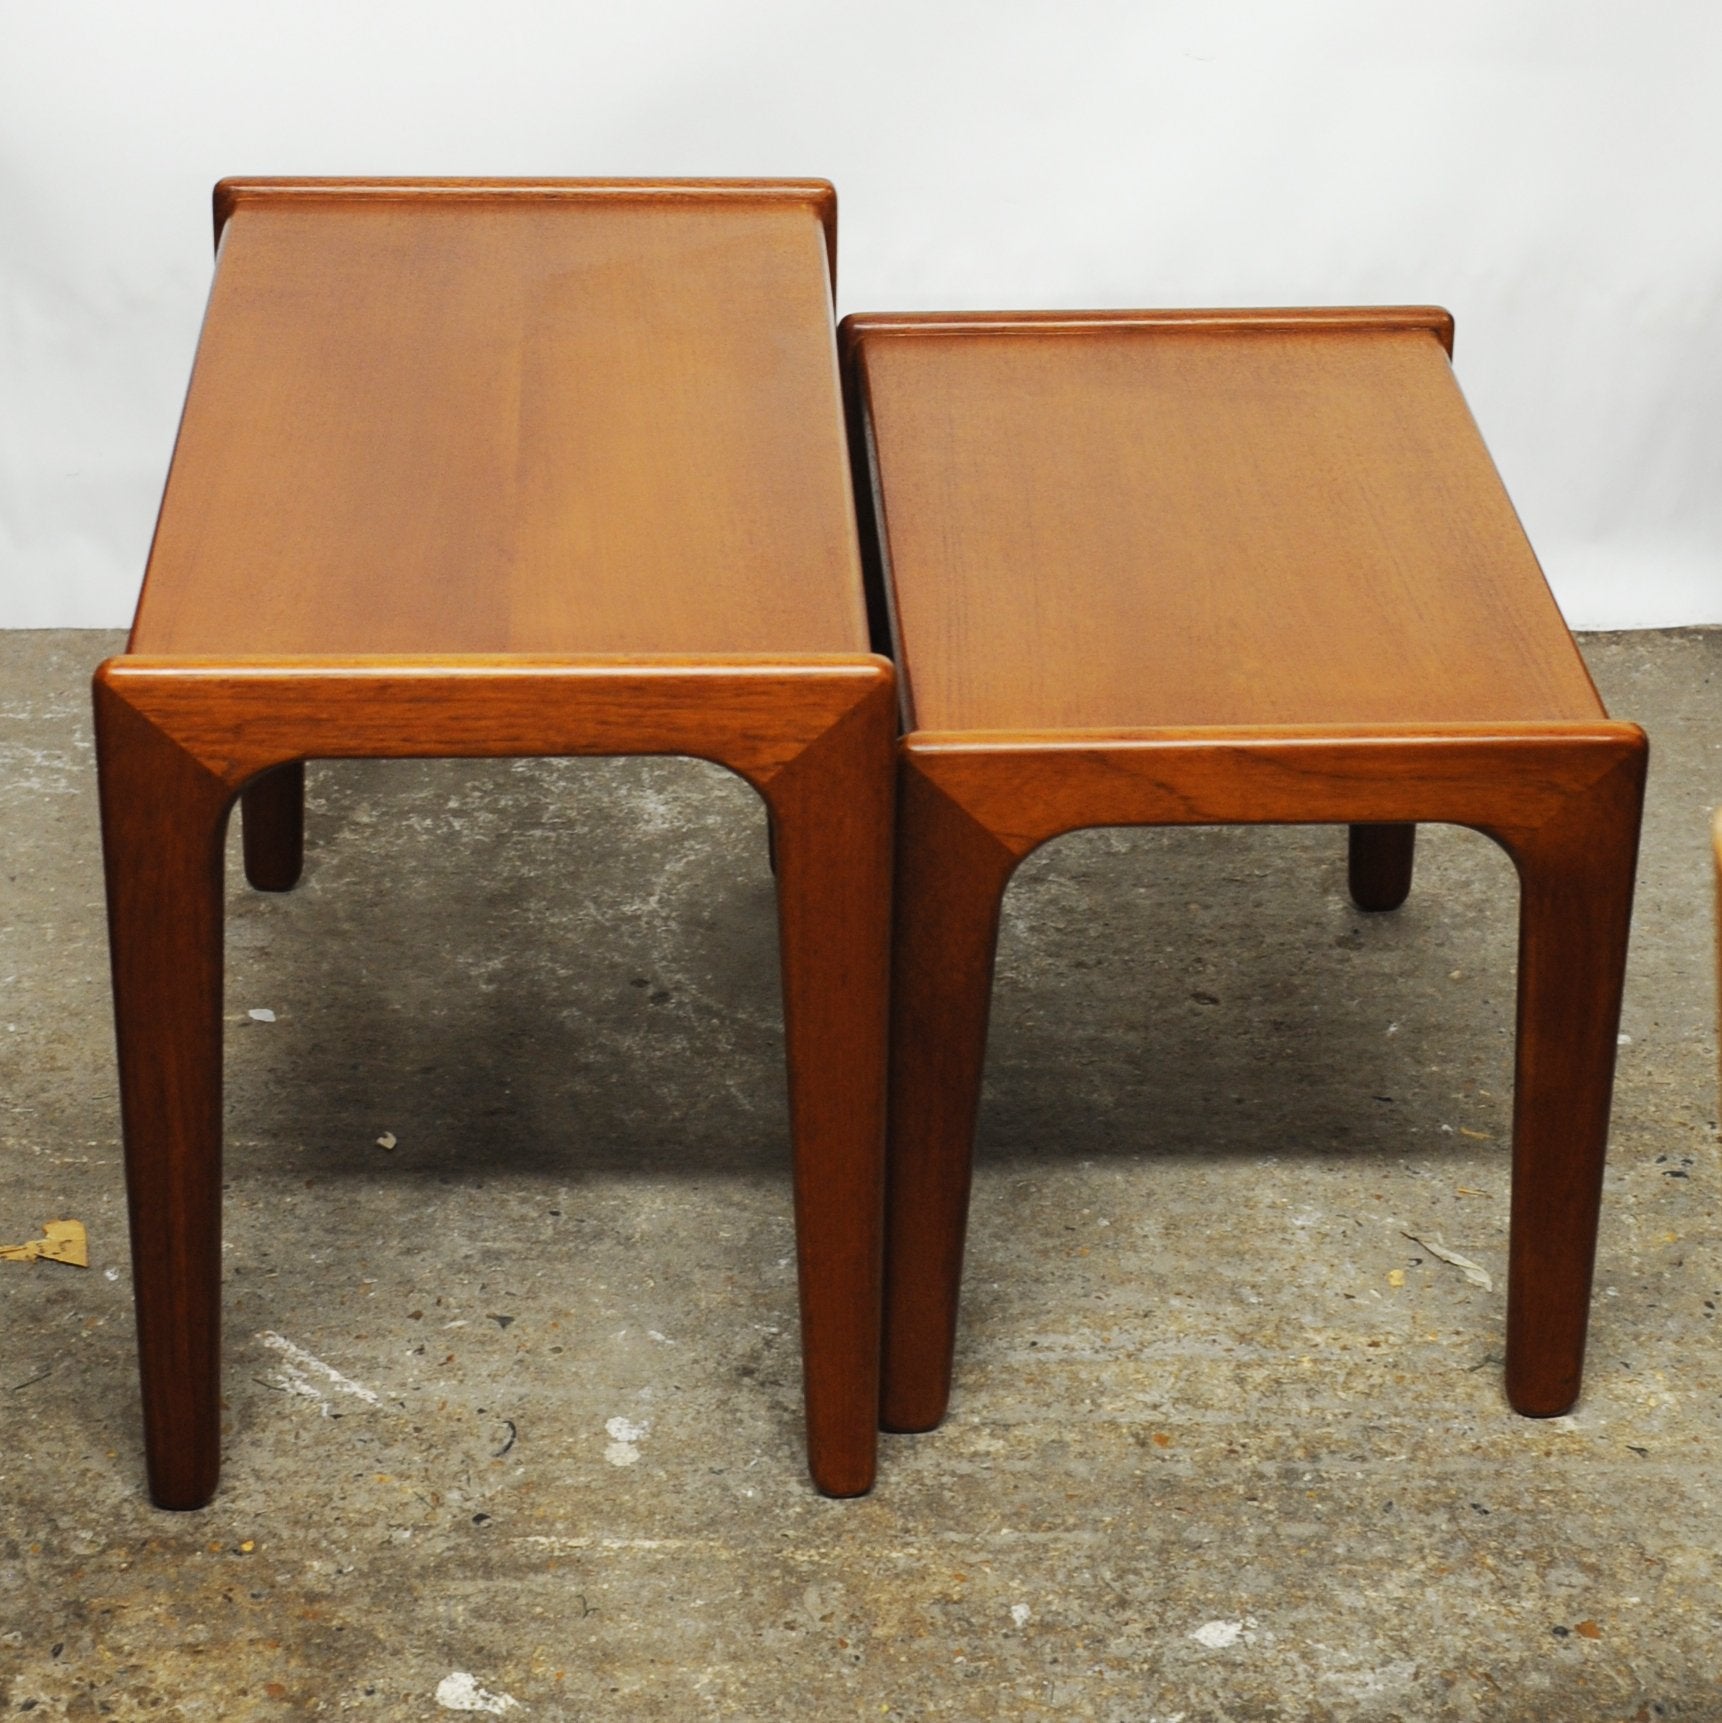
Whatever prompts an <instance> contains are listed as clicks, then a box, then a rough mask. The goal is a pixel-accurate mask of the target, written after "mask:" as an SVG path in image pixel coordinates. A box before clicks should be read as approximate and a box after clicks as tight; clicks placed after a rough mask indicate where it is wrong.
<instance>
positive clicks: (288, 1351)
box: [257, 1328, 381, 1418]
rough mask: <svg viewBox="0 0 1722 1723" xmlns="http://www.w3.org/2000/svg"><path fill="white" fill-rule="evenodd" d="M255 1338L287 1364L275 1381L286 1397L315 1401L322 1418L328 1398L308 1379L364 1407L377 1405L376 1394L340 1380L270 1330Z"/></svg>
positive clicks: (330, 1368)
mask: <svg viewBox="0 0 1722 1723" xmlns="http://www.w3.org/2000/svg"><path fill="white" fill-rule="evenodd" d="M257 1338H258V1339H259V1340H261V1341H262V1342H263V1344H264V1345H265V1346H271V1347H273V1348H274V1349H275V1350H276V1351H277V1352H279V1353H280V1354H281V1355H282V1357H284V1358H285V1359H286V1360H287V1362H286V1364H285V1365H284V1366H283V1367H282V1370H281V1373H280V1375H279V1377H278V1378H277V1380H278V1381H279V1382H280V1385H281V1386H282V1387H283V1388H285V1389H286V1390H287V1392H288V1393H289V1394H298V1395H301V1396H302V1397H303V1398H305V1399H307V1400H315V1401H316V1402H317V1404H318V1405H319V1406H320V1407H321V1408H322V1409H323V1416H324V1417H325V1418H327V1417H328V1416H329V1415H330V1405H329V1396H328V1395H327V1394H326V1393H325V1392H324V1391H323V1390H322V1389H321V1388H320V1387H318V1385H317V1383H316V1382H314V1381H313V1380H312V1377H314V1376H315V1377H320V1378H321V1379H322V1380H323V1381H324V1382H327V1383H328V1385H329V1386H330V1387H331V1388H333V1389H334V1390H335V1391H336V1392H337V1393H340V1394H351V1395H352V1396H353V1397H354V1398H355V1399H357V1400H363V1401H364V1402H365V1404H366V1405H367V1406H376V1405H380V1404H381V1402H380V1401H379V1400H378V1398H377V1396H376V1394H375V1393H374V1392H373V1391H372V1390H371V1389H369V1388H367V1387H366V1386H365V1385H364V1384H363V1383H362V1382H355V1381H353V1380H352V1378H351V1377H348V1376H343V1375H342V1374H341V1372H340V1371H339V1370H337V1369H336V1368H335V1367H334V1365H332V1364H325V1363H324V1362H323V1360H322V1359H321V1358H318V1357H316V1356H315V1355H314V1354H313V1353H310V1352H307V1351H306V1350H305V1348H304V1347H303V1346H295V1345H294V1344H293V1342H292V1341H291V1340H288V1339H287V1338H286V1337H285V1336H283V1335H280V1334H277V1333H276V1332H275V1331H274V1329H272V1328H265V1329H264V1330H263V1331H262V1333H260V1334H259V1335H258V1336H257Z"/></svg>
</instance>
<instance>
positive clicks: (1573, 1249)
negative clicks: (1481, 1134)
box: [1505, 754, 1644, 1417]
mask: <svg viewBox="0 0 1722 1723" xmlns="http://www.w3.org/2000/svg"><path fill="white" fill-rule="evenodd" d="M1643 774H1644V760H1643V755H1642V754H1639V755H1637V756H1634V757H1632V758H1630V759H1628V760H1626V761H1623V762H1622V764H1621V765H1620V766H1619V767H1617V768H1616V769H1615V770H1614V771H1613V772H1612V773H1611V774H1609V775H1608V776H1607V777H1606V778H1604V779H1603V780H1601V781H1600V782H1599V783H1598V784H1597V785H1595V786H1593V788H1592V790H1591V792H1590V793H1588V794H1585V795H1583V796H1581V797H1579V798H1575V805H1574V807H1573V808H1572V809H1571V810H1570V812H1569V813H1568V814H1567V815H1566V817H1564V818H1562V819H1560V820H1558V821H1556V822H1553V823H1552V824H1551V825H1549V826H1545V827H1543V828H1542V829H1541V830H1539V831H1537V832H1535V833H1530V834H1522V835H1520V836H1517V837H1513V838H1508V839H1506V840H1505V841H1507V845H1508V848H1509V850H1510V851H1511V853H1512V855H1513V858H1514V860H1515V861H1516V863H1517V864H1518V869H1519V881H1520V886H1519V890H1520V907H1519V1012H1518V1064H1517V1075H1516V1078H1515V1083H1514V1092H1513V1197H1512V1223H1511V1238H1510V1244H1509V1256H1508V1286H1507V1397H1508V1399H1509V1400H1510V1401H1511V1402H1512V1404H1513V1406H1514V1407H1515V1408H1516V1409H1517V1410H1518V1411H1520V1412H1523V1413H1525V1414H1527V1415H1528V1416H1531V1417H1553V1416H1555V1415H1556V1414H1558V1413H1562V1412H1565V1411H1566V1410H1567V1409H1568V1408H1569V1407H1571V1406H1572V1404H1573V1403H1574V1402H1575V1401H1576V1400H1577V1399H1578V1394H1579V1385H1580V1381H1581V1379H1582V1376H1583V1371H1584V1346H1585V1330H1586V1327H1587V1325H1588V1321H1589V1316H1590V1293H1591V1272H1592V1267H1593V1264H1594V1261H1595V1257H1596V1236H1597V1221H1598V1211H1599V1209H1600V1206H1601V1202H1602V1175H1603V1156H1604V1153H1605V1151H1606V1149H1607V1146H1608V1118H1609V1102H1610V1097H1611V1094H1612V1091H1613V1085H1614V1060H1615V1041H1616V1035H1617V1032H1618V1030H1619V1027H1620V999H1621V987H1622V983H1623V981H1624V979H1625V973H1626V947H1627V933H1628V929H1629V927H1630V924H1631V920H1632V887H1633V874H1634V869H1635V866H1636V862H1637V854H1638V829H1639V812H1640V805H1641V801H1642V796H1643Z"/></svg>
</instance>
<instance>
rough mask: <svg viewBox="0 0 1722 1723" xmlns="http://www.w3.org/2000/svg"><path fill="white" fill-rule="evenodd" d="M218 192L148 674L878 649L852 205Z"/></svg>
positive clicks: (150, 618)
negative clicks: (532, 655)
mask: <svg viewBox="0 0 1722 1723" xmlns="http://www.w3.org/2000/svg"><path fill="white" fill-rule="evenodd" d="M220 195H221V198H222V201H223V202H224V203H226V204H229V205H230V206H231V214H230V215H229V216H228V217H227V220H226V224H225V227H224V229H223V231H222V236H221V252H220V257H219V261H218V265H217V269H216V276H215V284H214V287H213V288H212V290H211V293H210V301H209V310H208V314H207V317H206V321H205V324H204V332H203V337H202V340H201V342H200V344H199V347H198V355H197V365H196V369H195V371H194V373H193V376H192V382H191V389H190V392H189V394H188V395H187V398H186V406H185V414H184V418H183V420H182V422H181V425H180V431H179V441H178V445H177V447H176V450H175V455H174V462H173V468H172V471H171V473H170V475H169V478H168V483H167V491H166V495H165V497H164V499H163V503H162V513H161V521H160V524H159V526H158V528H157V531H156V540H155V546H154V549H153V551H152V553H151V558H150V570H149V574H148V576H147V577H146V580H145V583H144V590H143V596H142V599H141V600H140V602H139V606H138V613H137V620H136V624H135V627H134V630H133V635H132V640H131V650H132V651H134V652H145V653H155V654H171V655H180V654H192V655H196V654H206V653H220V654H226V653H243V654H257V653H277V654H281V653H286V654H319V653H320V654H325V655H334V656H346V655H352V654H372V653H403V652H424V653H435V654H446V653H463V652H467V653H496V652H536V653H546V652H565V653H603V652H620V653H629V654H640V653H650V654H656V653H671V654H674V653H699V652H789V653H808V652H865V651H867V650H868V641H867V632H866V618H865V613H864V609H863V603H862V597H861V592H860V587H859V582H858V579H857V577H856V550H855V529H854V513H853V504H852V501H851V493H850V488H849V485H848V483H847V477H846V475H847V466H848V453H847V446H846V443H845V439H844V432H843V422H842V418H841V414H840V412H839V411H837V410H835V408H834V403H835V402H836V401H837V400H838V394H837V383H836V364H837V360H836V351H835V348H834V346H833V344H832V342H831V340H830V338H829V335H828V334H826V335H823V336H821V333H820V332H821V331H825V330H828V328H829V324H830V321H831V286H830V277H829V273H828V269H827V254H826V222H827V219H828V218H829V216H830V211H831V208H832V202H833V200H832V195H831V190H830V187H829V186H825V185H822V184H820V183H818V182H809V183H805V184H794V183H792V184H788V185H778V186H773V185H764V186H752V187H747V186H739V187H737V186H732V187H730V188H728V189H727V190H725V191H724V192H723V193H722V194H721V195H718V194H714V193H711V192H710V188H701V187H698V186H695V187H692V188H690V187H687V186H683V185H676V184H671V185H668V186H653V185H638V186H631V187H621V188H618V187H614V186H612V187H602V186H600V187H593V186H591V185H589V184H584V183H582V182H578V181H575V182H565V183H563V184H561V185H557V184H554V183H551V184H543V185H537V186H529V187H521V188H515V189H514V190H512V191H505V190H499V189H497V188H495V187H490V188H485V187H482V186H479V187H476V188H475V187H473V186H472V185H471V184H464V185H463V186H462V187H460V188H458V189H457V190H455V191H450V190H448V189H447V188H444V187H439V186H435V185H432V186H430V187H421V188H417V189H413V188H407V187H402V186H400V185H398V184H394V185H384V186H382V187H381V188H369V189H354V188H345V189H341V188H330V187H312V188H310V189H306V190H301V191H291V190H288V191H283V190H281V189H279V188H271V187H269V186H267V185H262V186H259V185H251V184H247V183H245V182H238V183H233V184H229V185H227V186H226V187H225V188H224V189H223V191H222V193H221V194H220Z"/></svg>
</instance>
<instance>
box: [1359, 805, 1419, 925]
mask: <svg viewBox="0 0 1722 1723" xmlns="http://www.w3.org/2000/svg"><path fill="white" fill-rule="evenodd" d="M1416 847H1417V828H1416V827H1415V826H1406V825H1391V826H1363V825H1359V826H1353V827H1352V828H1351V848H1350V855H1349V857H1348V866H1347V869H1346V873H1347V883H1348V884H1349V885H1350V887H1351V901H1352V902H1353V903H1355V904H1356V905H1357V907H1358V908H1359V909H1372V910H1382V909H1397V908H1398V907H1399V906H1400V904H1402V903H1403V902H1404V901H1405V900H1406V898H1407V897H1408V896H1409V895H1410V893H1411V864H1412V859H1413V856H1414V853H1415V851H1416Z"/></svg>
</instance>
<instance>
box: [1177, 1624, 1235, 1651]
mask: <svg viewBox="0 0 1722 1723" xmlns="http://www.w3.org/2000/svg"><path fill="white" fill-rule="evenodd" d="M1243 1632H1244V1624H1243V1623H1242V1622H1241V1621H1204V1622H1203V1623H1202V1625H1201V1626H1200V1627H1198V1628H1197V1629H1196V1631H1195V1632H1194V1633H1192V1634H1191V1635H1190V1637H1191V1638H1192V1639H1194V1640H1195V1641H1197V1643H1198V1644H1201V1645H1205V1646H1207V1648H1208V1649H1209V1650H1210V1651H1224V1650H1225V1649H1226V1647H1227V1646H1228V1645H1236V1644H1237V1643H1238V1641H1239V1639H1241V1638H1242V1637H1243Z"/></svg>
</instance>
